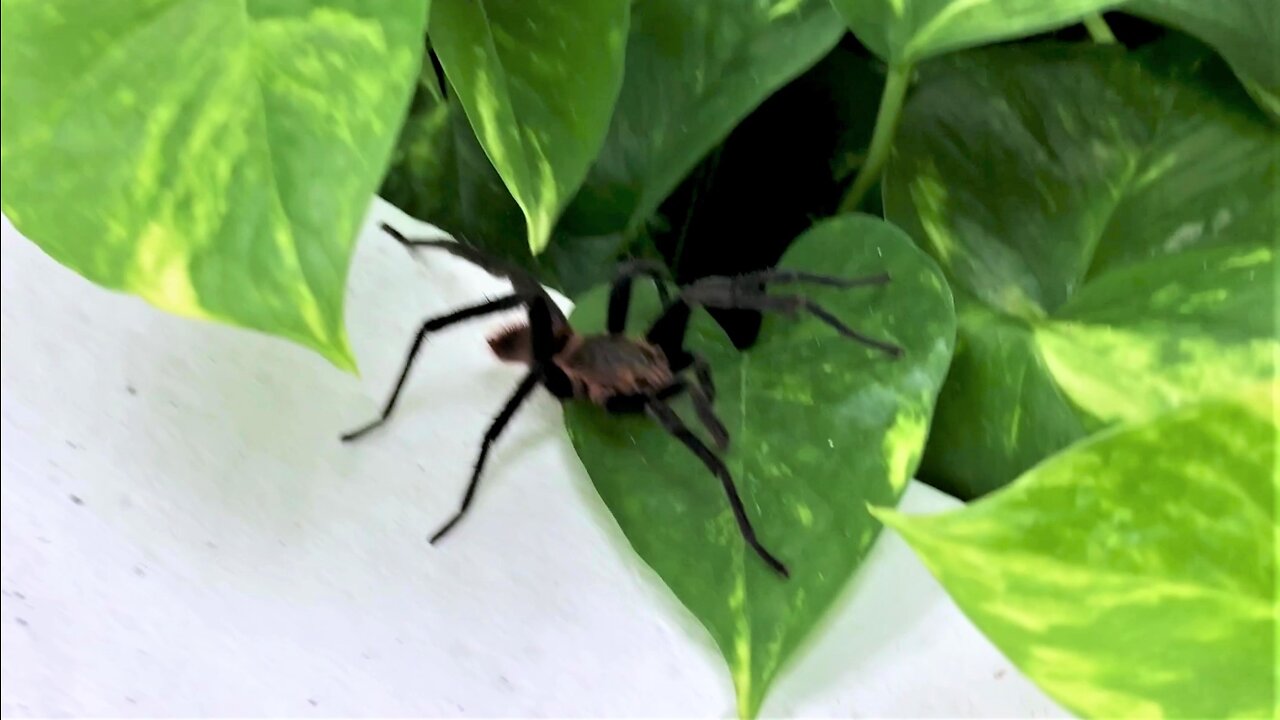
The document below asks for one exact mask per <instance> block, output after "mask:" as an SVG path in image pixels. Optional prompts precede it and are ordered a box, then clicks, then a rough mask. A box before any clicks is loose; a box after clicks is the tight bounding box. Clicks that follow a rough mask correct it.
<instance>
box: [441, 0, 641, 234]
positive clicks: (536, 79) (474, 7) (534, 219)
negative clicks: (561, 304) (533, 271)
mask: <svg viewBox="0 0 1280 720" xmlns="http://www.w3.org/2000/svg"><path fill="white" fill-rule="evenodd" d="M630 7H631V1H630V0H557V1H556V2H550V3H525V2H502V1H500V0H499V1H495V0H436V2H435V4H434V5H433V7H432V11H431V42H432V47H433V48H435V51H436V53H437V54H438V55H439V57H440V63H441V65H443V66H444V71H445V74H446V75H448V77H449V82H450V83H451V84H452V86H453V87H454V88H455V90H456V91H457V93H458V98H459V99H460V100H461V102H462V106H463V107H464V108H466V113H467V117H468V118H469V119H470V120H471V125H472V126H473V127H474V128H475V129H476V136H477V137H478V138H479V139H480V144H481V145H482V146H483V147H484V149H485V152H486V153H487V154H488V156H489V158H490V159H491V160H492V161H493V166H494V167H495V168H497V170H498V174H499V175H501V176H502V179H503V180H504V181H505V182H506V184H507V187H508V188H509V189H510V190H511V194H512V195H513V196H514V197H515V199H516V201H517V202H519V203H520V207H521V208H522V209H523V210H524V216H525V221H526V225H527V227H528V239H529V247H530V248H531V249H532V250H533V253H534V254H535V255H536V254H538V253H540V252H542V251H543V249H545V248H546V246H547V242H548V241H549V240H550V238H551V230H552V228H553V227H554V226H555V222H556V219H557V218H558V217H559V216H560V211H561V210H562V209H563V208H564V206H565V205H566V204H567V203H568V202H569V200H570V199H572V198H573V195H574V193H575V192H576V191H577V189H578V186H579V185H581V184H582V180H583V178H585V177H586V174H587V168H588V167H590V165H591V161H592V160H593V159H594V158H595V156H596V153H597V152H598V151H599V149H600V144H601V143H602V142H603V141H604V136H605V131H606V130H607V129H608V127H609V118H610V116H611V115H612V113H613V104H614V100H615V99H617V97H618V89H619V88H620V87H621V85H622V67H623V65H622V62H623V51H624V48H625V46H626V40H627V24H628V18H629V16H630Z"/></svg>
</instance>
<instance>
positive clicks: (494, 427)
mask: <svg viewBox="0 0 1280 720" xmlns="http://www.w3.org/2000/svg"><path fill="white" fill-rule="evenodd" d="M541 379H542V378H541V377H540V373H539V371H538V370H537V369H534V370H530V371H529V374H528V375H525V376H524V379H523V380H521V381H520V385H519V386H518V387H516V390H515V392H514V393H512V394H511V397H510V398H508V399H507V403H506V405H504V406H503V407H502V412H500V413H498V417H496V418H494V420H493V422H492V423H491V424H490V425H489V429H488V430H486V431H485V434H484V440H483V441H482V442H481V443H480V455H479V456H478V457H476V463H475V465H474V466H473V467H472V468H471V480H470V481H469V482H468V483H467V491H466V493H465V494H464V495H463V496H462V504H461V505H460V506H459V507H458V511H457V512H455V513H454V514H453V517H451V518H449V522H446V523H445V524H444V525H443V526H442V527H441V528H440V529H439V530H437V531H436V534H435V535H432V536H431V543H432V544H433V545H434V544H435V542H436V541H437V540H439V539H440V538H442V537H444V536H445V533H448V532H449V531H450V530H452V529H453V526H454V525H457V524H458V521H459V520H461V519H462V516H463V515H465V514H466V513H467V508H469V507H471V500H472V499H473V498H474V497H475V495H476V487H478V486H479V484H480V473H481V472H483V471H484V463H485V460H487V459H488V458H489V448H491V447H493V443H494V442H495V441H497V439H498V436H499V435H501V434H502V431H503V430H505V429H506V427H507V423H509V422H511V418H512V417H513V416H515V414H516V410H519V409H520V406H521V405H522V404H524V401H525V399H526V398H528V397H529V394H530V393H532V392H533V389H534V388H535V387H537V386H538V382H539V381H540V380H541Z"/></svg>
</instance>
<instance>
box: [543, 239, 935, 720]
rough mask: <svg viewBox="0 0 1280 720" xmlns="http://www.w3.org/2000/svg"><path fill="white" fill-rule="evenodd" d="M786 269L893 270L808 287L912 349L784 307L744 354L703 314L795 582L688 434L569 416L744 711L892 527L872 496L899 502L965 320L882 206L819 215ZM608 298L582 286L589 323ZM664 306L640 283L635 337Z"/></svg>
mask: <svg viewBox="0 0 1280 720" xmlns="http://www.w3.org/2000/svg"><path fill="white" fill-rule="evenodd" d="M782 266H784V267H788V268H795V269H805V270H809V271H811V272H820V273H828V274H836V275H841V276H850V277H852V276H861V275H871V274H876V273H880V272H884V271H888V272H889V273H890V274H891V275H892V278H893V280H892V282H891V283H890V284H889V285H887V286H883V287H878V288H874V289H871V288H861V289H851V290H831V289H812V288H805V290H806V291H807V292H811V293H812V297H814V298H816V299H817V300H818V301H819V302H820V303H821V304H822V305H823V306H825V307H826V308H827V309H829V310H830V311H832V312H833V313H834V314H835V315H837V316H839V317H841V318H842V319H844V320H845V321H846V322H847V323H849V324H851V325H852V326H854V327H856V328H857V329H859V330H860V331H863V332H866V333H867V334H870V335H872V336H874V337H877V338H883V339H885V340H888V341H890V342H895V343H897V344H899V345H901V346H902V347H903V348H905V350H906V354H905V356H904V357H903V358H901V359H899V360H893V359H891V358H889V357H887V356H885V355H884V354H883V353H881V352H879V351H876V350H873V349H870V348H867V347H865V346H863V345H860V344H858V343H855V342H853V341H850V340H847V339H845V338H842V337H840V336H839V335H837V334H836V333H835V332H834V331H833V330H832V329H831V328H830V327H828V326H826V325H824V324H822V323H821V322H818V321H817V320H814V319H810V318H804V319H789V318H785V317H776V316H771V317H768V318H767V319H766V321H765V323H764V327H763V330H762V333H761V336H760V340H759V342H758V344H757V345H755V346H754V347H753V348H751V350H750V351H749V352H746V353H740V352H738V351H737V350H735V349H734V347H733V345H731V344H730V343H729V341H728V340H727V339H726V337H725V336H724V334H723V333H722V332H721V331H720V330H719V328H718V327H717V326H715V325H714V324H713V323H712V322H711V321H710V319H709V317H708V316H706V315H705V314H704V313H702V312H698V313H695V316H694V322H693V323H692V324H691V326H690V331H689V333H688V336H687V340H688V343H687V344H688V347H690V348H692V349H695V350H697V351H698V352H701V353H703V354H705V356H706V357H707V358H708V359H709V360H710V363H711V366H712V368H713V370H714V372H715V377H716V386H717V388H718V392H719V397H718V398H717V400H716V409H717V411H718V412H719V414H720V416H721V418H722V419H723V420H724V422H725V425H726V426H727V427H728V429H729V431H730V433H731V435H732V443H733V444H732V446H731V448H730V450H729V451H728V453H727V455H726V456H725V460H726V463H727V465H728V466H729V468H730V469H731V471H732V472H733V474H734V477H735V478H736V480H737V485H738V488H739V490H740V492H741V494H742V496H743V501H744V502H745V504H746V508H747V513H748V515H749V516H750V517H751V519H752V521H753V523H754V525H755V527H756V530H757V532H758V533H759V535H760V537H761V540H762V542H764V543H765V545H766V546H767V547H769V548H770V550H772V551H773V552H774V553H775V554H777V555H778V556H779V557H780V558H781V559H782V560H783V561H784V562H787V563H788V564H789V565H790V570H791V578H790V579H789V580H783V579H782V578H780V577H779V576H777V575H775V574H774V573H773V571H772V570H771V569H769V568H768V567H767V566H766V565H765V564H764V563H763V562H761V560H760V559H759V558H758V557H757V556H756V555H754V554H753V553H752V552H751V550H750V549H748V548H747V547H746V546H745V544H744V543H743V541H742V538H741V537H740V536H739V534H738V529H737V526H736V525H735V522H734V519H733V515H732V513H731V512H730V509H729V505H728V503H727V502H726V500H725V495H724V493H723V491H722V489H721V487H720V484H719V483H718V482H717V480H716V479H715V477H714V476H712V475H711V474H710V473H708V471H707V469H706V468H705V467H704V466H703V465H702V464H701V463H700V462H699V461H698V460H697V459H695V457H694V456H693V455H692V454H691V453H690V452H689V451H688V450H686V449H685V448H684V446H683V445H681V444H680V443H679V442H678V441H676V440H675V439H674V438H672V437H670V436H669V435H667V434H666V433H665V432H663V431H662V430H661V429H660V428H658V427H657V426H656V425H655V424H653V423H651V422H650V421H648V420H647V419H645V418H644V417H643V416H609V415H606V414H605V413H604V412H603V411H602V410H600V409H599V408H597V407H595V406H592V405H587V404H585V403H571V404H570V405H569V406H568V408H567V411H566V420H567V423H568V427H569V432H570V435H571V437H572V438H573V444H574V447H575V448H576V449H577V451H578V456H579V457H580V458H582V462H583V464H584V465H585V466H586V468H587V471H588V472H589V473H590V475H591V478H592V481H593V482H594V483H595V486H596V489H597V490H598V491H599V493H600V496H601V497H602V498H603V499H604V502H605V504H606V505H608V507H609V509H610V511H611V512H612V513H613V515H614V517H615V518H616V519H617V521H618V524H619V525H620V526H621V527H622V530H623V532H624V533H625V534H626V536H627V538H628V540H629V541H630V542H631V544H632V546H633V547H634V548H635V550H636V552H638V553H639V555H640V557H641V558H643V559H644V561H645V562H646V563H648V564H649V565H650V566H652V567H653V568H654V570H656V571H657V573H658V575H659V576H661V578H662V579H663V581H664V582H666V584H667V585H668V586H669V587H670V588H671V590H672V591H673V592H674V593H675V594H676V596H677V597H678V598H679V599H680V601H681V602H683V603H684V604H685V606H686V607H688V608H689V610H690V611H692V612H693V614H694V615H695V616H697V618H698V619H699V620H700V621H701V622H702V624H703V625H704V626H705V627H706V628H707V630H708V631H709V632H710V633H711V636H712V637H713V638H714V639H715V642H716V644H717V645H718V646H719V648H720V650H721V652H722V653H723V654H724V657H725V660H726V661H727V662H728V664H729V669H730V672H731V674H732V676H733V680H734V684H735V686H736V688H737V694H738V710H739V712H740V714H741V715H742V716H744V717H746V716H752V715H754V714H755V713H756V712H757V711H758V710H759V707H760V703H761V701H762V700H763V698H764V696H765V692H766V691H767V690H768V687H769V685H770V683H771V682H772V681H773V679H774V677H775V676H776V675H777V673H778V670H779V669H780V668H781V667H782V666H783V663H785V661H786V660H787V658H788V657H789V656H790V655H791V654H792V653H793V652H794V651H795V649H796V647H797V646H798V645H799V643H800V641H801V640H802V639H804V637H805V635H806V634H807V633H808V632H809V631H810V630H811V629H812V628H813V626H814V623H816V622H817V621H818V619H819V617H821V615H822V613H823V611H824V610H826V609H827V607H828V606H829V605H830V604H831V602H832V600H833V599H834V598H835V596H836V594H837V593H838V592H839V591H840V589H841V588H842V587H843V586H844V584H845V582H846V581H847V580H848V579H849V577H850V576H851V575H852V574H853V572H854V570H855V569H856V568H857V566H858V563H859V562H860V561H861V560H862V558H863V557H865V555H866V553H867V550H868V549H869V548H870V546H871V543H872V541H873V540H874V539H875V537H876V533H877V532H878V529H879V525H878V524H877V523H876V522H875V521H874V520H873V519H872V518H871V516H870V515H869V514H868V512H867V509H866V503H868V502H873V503H890V504H891V503H894V502H896V500H897V498H898V496H899V495H900V493H901V491H902V489H903V488H904V487H905V485H906V483H907V481H908V480H909V479H910V478H911V476H912V473H913V471H914V469H915V467H916V464H917V460H918V458H919V455H920V452H921V446H922V444H923V442H924V438H925V433H926V431H927V429H928V427H929V419H930V416H931V415H932V410H933V403H934V397H935V395H936V393H937V391H938V387H939V385H940V384H941V382H942V378H943V376H944V375H945V373H946V369H947V364H948V361H949V360H950V358H951V350H952V342H953V333H954V323H955V319H954V316H953V313H952V308H951V297H950V293H949V291H948V289H947V286H946V283H945V282H943V280H942V277H941V275H940V274H939V272H938V270H937V268H936V267H935V266H934V265H933V263H932V262H931V261H930V260H929V259H928V258H927V257H926V256H925V255H924V254H923V253H921V252H920V251H919V250H917V249H916V248H915V247H914V246H913V245H912V244H911V241H910V240H909V239H908V238H907V237H906V236H905V235H904V234H903V233H902V232H901V231H900V230H898V229H897V228H895V227H893V226H891V225H889V224H888V223H885V222H884V221H882V220H879V219H876V218H872V217H870V216H865V215H850V216H841V217H837V218H834V219H831V220H827V221H824V222H822V223H820V224H819V225H817V226H815V227H814V228H813V229H811V230H809V231H808V232H807V233H805V234H804V235H802V236H801V237H800V238H799V239H798V240H797V241H796V243H795V244H794V245H793V246H792V247H791V248H790V250H789V251H788V252H787V255H786V256H785V258H784V259H783V262H782ZM797 289H799V288H796V287H794V286H778V287H776V288H774V289H773V290H772V291H771V293H772V294H781V293H783V292H784V291H788V292H789V291H794V290H797ZM641 290H648V291H649V292H641ZM606 296H607V292H606V290H605V289H604V288H601V289H598V290H596V291H593V292H591V293H589V294H587V295H586V296H585V297H583V298H581V300H580V301H579V303H578V305H577V308H576V309H575V310H574V314H573V317H572V322H573V323H574V325H575V326H576V327H577V328H578V329H579V330H580V331H598V330H599V329H600V328H601V327H602V326H603V317H604V314H605V303H606ZM656 310H657V308H656V301H655V300H654V296H653V293H652V288H649V287H648V286H644V287H638V288H637V304H636V306H635V309H633V311H632V324H631V325H632V326H631V330H632V332H634V333H640V332H643V329H644V328H645V327H646V326H647V325H648V323H650V322H652V320H653V319H654V318H655V316H656V314H657V313H656ZM677 407H679V406H677ZM685 414H686V415H687V414H688V412H687V409H686V410H685Z"/></svg>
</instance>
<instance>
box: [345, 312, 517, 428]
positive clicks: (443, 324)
mask: <svg viewBox="0 0 1280 720" xmlns="http://www.w3.org/2000/svg"><path fill="white" fill-rule="evenodd" d="M525 302H527V299H526V298H525V297H523V296H521V295H519V294H511V295H507V296H504V297H500V298H498V299H496V300H490V301H488V302H484V303H481V304H479V305H472V306H471V307H465V308H462V309H461V310H457V311H454V312H451V313H449V314H448V315H442V316H440V317H436V318H431V319H430V320H427V321H426V322H424V323H422V327H420V328H418V333H417V335H415V336H414V338H413V344H412V345H410V346H409V354H408V355H407V356H405V359H404V365H403V366H402V367H401V368H400V377H399V378H397V379H396V384H395V387H394V388H393V389H392V390H391V397H389V398H387V402H386V404H385V405H383V407H382V412H381V413H380V414H379V415H378V417H377V418H375V419H374V420H373V421H371V422H369V423H368V424H366V425H363V426H362V427H360V428H358V429H356V430H352V431H351V432H349V433H347V434H345V435H343V436H342V441H343V442H351V441H352V440H357V439H359V438H361V437H363V436H364V435H365V434H367V433H368V432H370V431H372V430H375V429H377V428H378V427H381V426H382V425H383V424H384V423H386V422H387V420H389V419H390V418H391V412H392V411H393V410H395V408H396V401H397V400H399V399H400V391H401V390H403V389H404V383H405V380H406V379H408V377H409V371H410V370H411V369H413V362H414V360H417V358H418V352H419V351H420V350H422V345H423V342H424V341H426V339H427V335H429V334H431V333H433V332H435V331H437V330H443V329H444V328H447V327H449V326H450V325H454V324H457V323H460V322H463V321H464V320H471V319H473V318H478V317H483V316H485V315H490V314H492V313H496V312H501V311H503V310H510V309H511V308H514V307H518V306H519V305H521V304H522V303H525Z"/></svg>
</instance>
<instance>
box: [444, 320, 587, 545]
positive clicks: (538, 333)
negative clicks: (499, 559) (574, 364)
mask: <svg viewBox="0 0 1280 720" xmlns="http://www.w3.org/2000/svg"><path fill="white" fill-rule="evenodd" d="M526 301H527V302H528V306H529V331H530V335H531V336H532V345H533V366H532V367H531V368H530V369H529V374H528V375H525V377H524V379H523V380H521V381H520V385H519V386H517V387H516V389H515V392H513V393H512V394H511V397H510V398H508V399H507V403H506V405H503V407H502V411H501V412H499V413H498V416H497V417H496V418H494V420H493V422H492V423H491V424H490V425H489V429H488V430H487V431H485V434H484V440H483V441H482V442H481V444H480V454H479V455H478V456H477V457H476V462H475V465H474V467H472V469H471V479H470V480H469V481H468V482H467V490H466V493H465V494H463V496H462V504H461V505H460V506H459V507H458V511H457V512H456V513H454V514H453V517H451V518H450V519H449V522H447V523H445V524H444V526H443V527H441V528H440V529H439V530H437V531H436V534H435V535H432V536H431V543H432V544H434V543H435V542H436V541H437V540H439V539H440V538H442V537H444V536H445V534H446V533H448V532H449V531H450V530H452V529H453V526H454V525H457V524H458V521H459V520H461V519H462V516H463V515H465V514H466V513H467V508H469V507H471V500H472V498H474V497H475V494H476V488H477V487H478V486H479V484H480V476H481V474H482V473H483V472H484V464H485V461H486V460H488V458H489V449H490V448H491V447H492V446H493V444H494V443H495V442H497V440H498V436H500V435H501V434H502V431H503V430H504V429H506V427H507V423H509V422H510V421H511V418H512V417H513V416H514V415H515V414H516V411H517V410H519V409H520V406H521V405H522V404H523V403H524V401H525V400H527V399H528V397H529V395H530V393H532V392H533V389H534V388H535V387H537V386H538V384H539V383H542V384H543V385H545V386H546V388H547V389H548V390H549V391H551V393H552V394H554V395H556V396H557V397H561V398H564V397H569V396H571V395H572V394H573V386H572V383H570V382H569V378H568V377H565V375H564V373H563V372H562V371H561V370H560V369H559V368H557V367H556V365H555V363H554V362H552V358H553V357H554V356H555V354H556V352H558V351H559V349H560V341H559V340H558V339H557V337H556V335H555V331H554V320H553V318H552V312H551V308H552V307H553V306H554V305H553V303H552V302H551V300H550V299H549V298H547V296H546V295H535V296H533V297H531V298H526Z"/></svg>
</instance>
